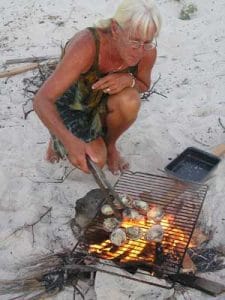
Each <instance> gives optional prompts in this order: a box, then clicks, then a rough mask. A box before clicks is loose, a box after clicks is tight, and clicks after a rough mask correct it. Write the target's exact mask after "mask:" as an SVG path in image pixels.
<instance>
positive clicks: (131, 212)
mask: <svg viewBox="0 0 225 300" xmlns="http://www.w3.org/2000/svg"><path fill="white" fill-rule="evenodd" d="M122 214H123V217H124V218H125V219H128V220H134V221H141V220H143V218H144V216H142V215H141V214H139V212H138V211H137V210H135V209H132V208H125V209H124V210H123V213H122Z"/></svg>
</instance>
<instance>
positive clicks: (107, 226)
mask: <svg viewBox="0 0 225 300" xmlns="http://www.w3.org/2000/svg"><path fill="white" fill-rule="evenodd" d="M119 224H120V221H119V220H117V219H116V218H107V219H105V220H104V222H103V229H104V230H105V231H107V232H112V231H113V230H114V229H116V227H118V226H119Z"/></svg>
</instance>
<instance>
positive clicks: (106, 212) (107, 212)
mask: <svg viewBox="0 0 225 300" xmlns="http://www.w3.org/2000/svg"><path fill="white" fill-rule="evenodd" d="M101 212H102V214H103V215H105V216H111V215H113V213H114V211H113V209H112V207H111V206H110V205H109V204H104V205H103V206H102V207H101Z"/></svg>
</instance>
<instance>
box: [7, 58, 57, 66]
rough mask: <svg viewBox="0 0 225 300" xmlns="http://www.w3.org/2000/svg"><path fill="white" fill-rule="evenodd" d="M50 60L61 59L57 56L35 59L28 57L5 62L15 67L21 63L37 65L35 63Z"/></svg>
mask: <svg viewBox="0 0 225 300" xmlns="http://www.w3.org/2000/svg"><path fill="white" fill-rule="evenodd" d="M49 59H59V58H58V57H56V56H39V57H37V56H34V57H26V58H15V59H8V60H7V61H6V62H5V65H13V64H21V63H35V62H41V61H44V60H49Z"/></svg>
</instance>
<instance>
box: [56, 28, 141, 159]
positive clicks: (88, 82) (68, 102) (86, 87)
mask: <svg viewBox="0 0 225 300" xmlns="http://www.w3.org/2000/svg"><path fill="white" fill-rule="evenodd" d="M88 29H89V30H90V31H91V32H92V34H93V37H94V39H95V43H96V54H95V60H94V63H93V65H92V67H91V68H90V70H89V71H87V72H86V73H85V74H81V75H80V77H79V79H78V80H77V81H76V82H75V83H74V84H73V85H72V86H71V87H70V88H69V89H68V90H67V91H66V92H65V93H64V94H63V95H62V96H61V97H60V98H59V99H58V100H57V101H56V108H57V111H58V113H59V115H60V117H61V119H62V120H63V123H64V124H65V126H66V127H67V129H68V130H69V131H71V132H72V133H73V134H74V135H75V136H77V137H78V138H80V139H82V140H83V141H85V142H90V141H93V140H95V139H97V138H98V137H99V136H102V137H103V138H104V137H105V135H106V130H107V128H104V127H103V125H102V122H101V115H102V114H106V113H107V100H108V96H109V95H108V94H104V93H103V91H101V90H99V91H97V90H93V89H92V85H93V84H94V83H95V82H97V81H98V80H99V79H100V78H101V77H104V76H106V75H107V74H103V73H101V72H100V71H99V66H98V57H99V47H100V40H99V36H98V33H97V30H96V28H92V27H88ZM136 69H137V67H136V66H135V67H130V68H127V69H126V70H123V71H122V72H132V73H134V74H135V73H136ZM52 140H53V147H54V150H55V151H56V152H57V153H58V154H59V155H60V156H61V157H64V156H65V155H66V154H67V152H66V149H65V148H64V146H63V144H62V143H61V142H60V141H59V140H58V139H57V138H56V137H55V136H54V135H52Z"/></svg>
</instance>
